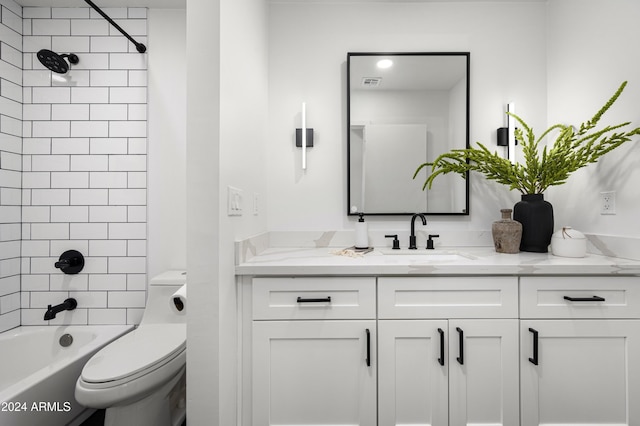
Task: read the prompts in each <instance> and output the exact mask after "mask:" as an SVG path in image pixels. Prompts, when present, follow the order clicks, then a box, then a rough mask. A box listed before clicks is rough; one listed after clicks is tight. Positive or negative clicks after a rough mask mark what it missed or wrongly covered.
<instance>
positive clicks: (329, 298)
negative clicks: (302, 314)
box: [297, 296, 331, 303]
mask: <svg viewBox="0 0 640 426" xmlns="http://www.w3.org/2000/svg"><path fill="white" fill-rule="evenodd" d="M297 302H298V303H319V302H326V303H331V296H327V297H323V298H320V299H303V298H302V297H300V296H298V300H297Z"/></svg>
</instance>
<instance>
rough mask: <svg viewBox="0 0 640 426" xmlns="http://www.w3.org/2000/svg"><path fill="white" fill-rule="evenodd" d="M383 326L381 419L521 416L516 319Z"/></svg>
mask: <svg viewBox="0 0 640 426" xmlns="http://www.w3.org/2000/svg"><path fill="white" fill-rule="evenodd" d="M378 331H379V348H378V420H379V423H378V425H379V426H399V425H431V426H439V425H443V426H446V425H450V426H463V425H480V424H483V425H495V426H497V425H504V426H513V425H517V424H518V422H519V408H518V407H519V382H518V375H519V365H518V351H519V345H518V342H519V339H518V320H516V319H506V320H449V321H447V320H388V321H379V323H378Z"/></svg>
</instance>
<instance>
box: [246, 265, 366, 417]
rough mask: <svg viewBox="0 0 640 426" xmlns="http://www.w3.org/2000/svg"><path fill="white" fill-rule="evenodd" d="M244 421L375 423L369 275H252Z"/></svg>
mask: <svg viewBox="0 0 640 426" xmlns="http://www.w3.org/2000/svg"><path fill="white" fill-rule="evenodd" d="M252 305H253V314H252V315H253V321H252V408H253V409H252V418H253V420H252V424H253V426H275V425H299V426H302V425H361V426H371V425H375V424H376V347H377V342H376V334H377V333H376V320H375V278H362V277H350V278H335V277H334V278H255V279H253V286H252Z"/></svg>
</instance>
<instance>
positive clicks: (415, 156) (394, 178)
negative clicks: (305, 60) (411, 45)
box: [347, 52, 470, 215]
mask: <svg viewBox="0 0 640 426" xmlns="http://www.w3.org/2000/svg"><path fill="white" fill-rule="evenodd" d="M469 61H470V55H469V52H437V53H436V52H434V53H431V52H428V53H354V52H350V53H348V54H347V123H348V127H349V130H348V137H347V147H348V148H347V155H348V161H347V164H348V172H347V194H348V195H347V197H348V214H350V215H355V214H358V213H360V212H362V213H365V214H366V215H408V214H413V213H424V214H428V215H468V214H469V179H468V176H467V179H464V178H462V177H461V176H459V175H453V174H448V175H441V176H438V178H437V179H436V180H435V181H434V184H433V186H432V188H431V189H428V188H427V189H425V190H424V191H423V190H422V185H423V184H424V181H425V179H426V177H427V175H426V170H424V169H423V171H421V172H420V174H419V175H418V176H417V177H416V179H413V173H414V172H415V170H416V169H417V168H418V166H419V165H420V164H422V163H425V162H430V161H433V160H435V159H436V158H437V157H438V156H439V155H440V154H442V153H444V152H447V151H450V150H451V149H456V148H461V149H462V148H466V147H468V146H469Z"/></svg>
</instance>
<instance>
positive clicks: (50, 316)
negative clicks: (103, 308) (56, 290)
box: [44, 298, 78, 321]
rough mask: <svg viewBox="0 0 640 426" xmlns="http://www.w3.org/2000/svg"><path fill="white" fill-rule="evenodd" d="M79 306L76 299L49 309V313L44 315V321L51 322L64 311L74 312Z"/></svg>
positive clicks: (70, 299) (67, 300)
mask: <svg viewBox="0 0 640 426" xmlns="http://www.w3.org/2000/svg"><path fill="white" fill-rule="evenodd" d="M76 306H78V302H77V301H76V299H74V298H69V299H66V300H65V301H64V302H62V303H61V304H59V305H55V306H51V305H49V306H48V307H47V312H45V314H44V320H45V321H49V320H52V319H54V318H55V317H56V315H57V314H58V313H60V312H62V311H72V310H74V309H75V308H76Z"/></svg>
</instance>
